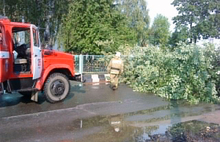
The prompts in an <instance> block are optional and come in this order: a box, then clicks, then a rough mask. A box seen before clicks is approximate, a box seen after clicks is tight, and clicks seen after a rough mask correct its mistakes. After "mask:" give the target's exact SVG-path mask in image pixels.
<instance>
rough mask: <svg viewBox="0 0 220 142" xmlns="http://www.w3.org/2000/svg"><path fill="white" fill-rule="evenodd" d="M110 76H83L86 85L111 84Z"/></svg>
mask: <svg viewBox="0 0 220 142" xmlns="http://www.w3.org/2000/svg"><path fill="white" fill-rule="evenodd" d="M108 78H110V74H83V76H82V79H83V81H84V84H94V83H109V79H108Z"/></svg>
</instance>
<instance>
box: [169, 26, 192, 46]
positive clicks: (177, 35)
mask: <svg viewBox="0 0 220 142" xmlns="http://www.w3.org/2000/svg"><path fill="white" fill-rule="evenodd" d="M179 42H184V43H188V28H187V27H184V26H182V27H176V28H175V31H174V32H173V33H172V35H171V37H170V39H169V45H171V46H172V47H176V46H177V44H178V43H179Z"/></svg>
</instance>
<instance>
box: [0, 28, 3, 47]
mask: <svg viewBox="0 0 220 142" xmlns="http://www.w3.org/2000/svg"><path fill="white" fill-rule="evenodd" d="M2 43H3V37H2V31H1V30H0V44H1V45H2Z"/></svg>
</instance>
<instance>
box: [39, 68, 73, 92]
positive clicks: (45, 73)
mask: <svg viewBox="0 0 220 142" xmlns="http://www.w3.org/2000/svg"><path fill="white" fill-rule="evenodd" d="M53 73H62V74H64V75H66V76H67V78H68V79H69V80H72V79H73V77H74V76H75V73H74V71H72V70H71V68H70V67H68V66H63V65H56V66H52V67H49V68H47V69H46V70H45V71H43V72H42V76H41V78H40V79H39V80H38V81H37V83H36V86H35V88H37V89H38V90H42V88H43V87H44V84H45V82H46V80H47V79H48V77H49V76H50V75H51V74H53Z"/></svg>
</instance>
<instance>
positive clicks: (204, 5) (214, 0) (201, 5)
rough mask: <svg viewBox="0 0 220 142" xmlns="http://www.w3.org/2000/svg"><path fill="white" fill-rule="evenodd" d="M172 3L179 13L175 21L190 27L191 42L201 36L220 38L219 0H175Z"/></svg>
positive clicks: (178, 24)
mask: <svg viewBox="0 0 220 142" xmlns="http://www.w3.org/2000/svg"><path fill="white" fill-rule="evenodd" d="M172 5H174V6H175V7H176V9H177V10H178V13H179V14H178V15H177V16H176V17H174V19H173V20H174V23H175V24H176V26H177V27H180V26H184V27H188V31H189V33H188V37H189V38H190V43H192V42H194V43H196V42H197V40H198V39H200V38H209V37H215V38H220V26H219V25H220V20H219V19H220V10H219V7H220V2H219V0H199V1H198V0H174V1H173V3H172Z"/></svg>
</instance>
